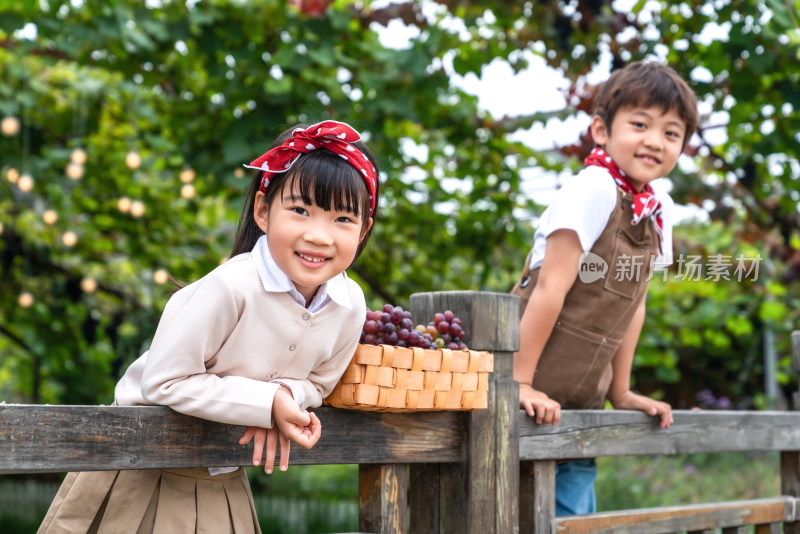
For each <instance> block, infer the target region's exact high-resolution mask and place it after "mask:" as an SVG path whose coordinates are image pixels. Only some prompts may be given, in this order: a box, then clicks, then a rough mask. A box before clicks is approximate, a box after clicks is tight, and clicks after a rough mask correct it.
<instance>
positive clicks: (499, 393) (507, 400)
mask: <svg viewBox="0 0 800 534" xmlns="http://www.w3.org/2000/svg"><path fill="white" fill-rule="evenodd" d="M495 354H496V355H497V353H495ZM508 356H509V357H508V358H507V359H509V360H511V359H512V358H513V354H509V355H508ZM500 359H505V358H504V356H503V355H502V354H501V355H500ZM495 387H496V393H495V395H496V399H497V400H496V406H497V413H496V416H495V417H496V428H497V430H496V436H495V441H496V443H495V450H496V451H497V454H496V457H495V476H496V478H497V485H496V488H495V491H496V495H497V504H498V513H497V514H496V516H495V532H500V533H509V534H515V533H518V532H519V437H518V433H519V429H518V428H517V411H518V410H519V384H518V383H517V382H514V381H513V380H512V379H511V378H510V377H509V378H499V379H498V380H497V381H496V382H495Z"/></svg>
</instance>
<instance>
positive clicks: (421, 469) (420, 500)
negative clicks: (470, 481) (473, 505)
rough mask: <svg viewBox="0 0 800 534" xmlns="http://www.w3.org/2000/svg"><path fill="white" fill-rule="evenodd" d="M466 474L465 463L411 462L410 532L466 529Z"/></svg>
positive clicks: (444, 533) (442, 533) (441, 533)
mask: <svg viewBox="0 0 800 534" xmlns="http://www.w3.org/2000/svg"><path fill="white" fill-rule="evenodd" d="M464 474H465V470H464V465H463V464H461V463H450V464H411V465H410V469H409V481H408V482H409V498H410V500H411V514H410V520H409V530H408V531H409V532H411V533H415V532H425V533H426V534H428V533H429V534H463V533H464V532H467V529H468V528H467V514H466V513H465V503H466V502H467V487H466V486H467V485H466V482H465V481H464Z"/></svg>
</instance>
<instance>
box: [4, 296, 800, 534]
mask: <svg viewBox="0 0 800 534" xmlns="http://www.w3.org/2000/svg"><path fill="white" fill-rule="evenodd" d="M410 309H411V312H412V313H413V314H414V316H415V317H428V316H432V314H433V312H435V311H442V310H445V309H450V310H453V312H455V313H456V315H458V316H459V317H461V318H462V320H463V324H464V326H465V329H466V330H467V331H468V332H472V335H471V337H470V338H469V339H468V340H467V341H468V343H469V345H470V347H471V348H474V349H476V350H489V351H492V352H494V354H495V372H494V373H493V376H492V378H491V380H490V390H489V408H488V409H486V410H482V411H479V412H419V413H411V414H392V413H370V412H357V411H348V410H339V409H333V408H319V409H317V410H316V413H317V414H318V416H319V418H320V420H321V421H322V425H323V437H322V438H321V439H320V441H319V442H318V443H317V445H316V446H315V447H314V449H312V450H310V451H306V450H303V449H301V448H300V447H294V448H293V449H292V454H291V463H292V464H295V465H310V464H313V465H320V464H359V530H360V531H362V532H380V533H403V532H410V533H413V534H419V533H428V532H431V533H434V532H435V533H458V534H462V533H475V534H486V533H491V532H495V533H515V532H525V533H527V532H536V533H556V532H558V533H562V532H563V533H572V532H575V533H578V532H637V533H638V532H641V533H645V532H646V533H657V532H679V531H688V532H703V531H711V529H720V528H721V529H722V531H723V532H724V533H729V532H743V531H744V530H743V529H744V528H745V527H747V526H748V525H754V526H755V530H756V532H778V531H779V530H780V527H781V524H782V526H783V530H784V532H800V506H798V497H800V413H797V412H721V411H713V412H695V411H676V412H675V414H674V420H675V422H674V423H673V425H672V426H671V427H670V428H669V429H665V430H661V429H659V428H658V426H657V423H656V421H655V420H654V419H653V418H650V417H648V416H646V415H644V414H642V413H639V412H629V411H564V412H563V415H562V420H561V422H560V423H559V425H557V426H555V427H553V426H538V425H536V424H535V423H533V421H532V420H531V419H530V418H528V417H527V416H526V415H525V414H524V412H521V411H520V410H519V409H518V401H517V386H516V383H514V382H513V380H512V379H511V358H512V354H513V351H514V350H515V349H516V348H517V342H518V339H519V330H518V325H519V321H518V311H517V309H518V301H517V299H516V297H513V296H510V295H505V294H498V293H485V292H439V293H424V294H417V295H412V297H411V306H410ZM792 341H793V346H794V355H795V360H800V332H796V333H795V334H793V340H792ZM241 432H242V428H241V427H237V426H232V425H225V424H219V423H213V422H210V421H205V420H202V419H197V418H193V417H189V416H185V415H182V414H178V413H176V412H174V411H172V410H170V409H169V408H164V407H155V406H153V407H107V406H40V405H9V404H5V405H4V404H0V474H2V473H41V472H63V471H75V470H111V469H144V468H180V467H203V466H210V465H213V466H225V465H245V466H246V465H250V462H251V450H252V449H250V447H249V446H240V445H238V444H237V441H238V438H239V437H240V435H241ZM724 451H781V473H780V476H781V493H782V495H780V496H777V497H767V498H764V499H756V500H748V501H735V502H725V503H710V504H703V505H690V506H672V507H662V508H654V509H644V510H626V511H615V512H601V513H596V514H588V515H583V516H566V517H565V516H560V517H556V516H555V498H554V484H555V482H554V481H555V464H556V461H558V460H560V459H575V458H594V457H602V456H623V455H650V454H679V453H680V454H682V453H695V452H724ZM409 507H410V510H409ZM409 512H410V513H409Z"/></svg>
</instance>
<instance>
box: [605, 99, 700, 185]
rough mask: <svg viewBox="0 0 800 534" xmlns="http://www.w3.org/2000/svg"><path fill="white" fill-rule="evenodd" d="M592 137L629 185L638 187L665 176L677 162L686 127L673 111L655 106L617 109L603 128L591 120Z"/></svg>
mask: <svg viewBox="0 0 800 534" xmlns="http://www.w3.org/2000/svg"><path fill="white" fill-rule="evenodd" d="M591 129H592V137H593V138H594V141H595V143H597V144H598V145H600V146H602V147H603V148H604V149H605V151H606V152H607V153H608V155H609V156H611V158H612V159H613V160H614V163H616V164H617V166H618V167H619V168H620V170H622V172H624V173H625V175H626V176H627V177H628V179H629V180H630V181H631V183H632V184H633V186H634V187H635V188H636V189H637V190H639V191H641V190H642V188H643V187H644V186H645V185H646V184H648V183H650V182H652V181H653V180H655V179H657V178H661V177H662V176H666V175H667V174H669V173H670V172H671V171H672V169H674V168H675V165H676V164H677V163H678V157H679V156H680V155H681V151H682V149H683V138H684V135H685V132H686V125H685V123H684V122H683V120H682V119H681V118H680V115H678V113H677V111H675V110H669V111H667V112H666V113H665V112H664V111H663V110H662V109H661V108H660V107H658V106H655V107H650V108H641V107H631V108H621V109H619V110H618V111H617V113H616V115H615V116H614V118H613V119H612V121H611V128H610V129H609V128H607V127H606V124H605V122H604V121H603V119H601V118H600V117H598V116H595V117H594V118H593V119H592V126H591Z"/></svg>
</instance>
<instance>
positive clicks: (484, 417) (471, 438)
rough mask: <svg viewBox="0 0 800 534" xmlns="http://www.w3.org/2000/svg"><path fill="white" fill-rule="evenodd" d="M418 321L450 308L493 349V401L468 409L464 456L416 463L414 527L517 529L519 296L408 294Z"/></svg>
mask: <svg viewBox="0 0 800 534" xmlns="http://www.w3.org/2000/svg"><path fill="white" fill-rule="evenodd" d="M409 310H410V311H411V314H412V315H413V317H414V320H415V322H418V323H427V322H428V321H430V320H432V319H433V315H434V314H435V313H437V312H444V311H446V310H451V311H452V312H453V313H454V314H455V315H456V316H457V317H459V318H460V319H461V321H462V327H463V328H464V331H465V332H466V333H467V337H466V338H465V339H464V342H465V343H466V344H467V346H468V347H469V348H470V349H473V350H486V351H490V352H492V353H493V354H494V372H493V373H492V375H491V378H490V380H489V396H488V405H489V406H488V408H487V409H486V410H480V411H476V412H468V413H466V414H464V416H465V417H466V419H467V432H466V434H467V435H466V437H465V440H466V441H465V453H466V457H465V461H464V462H463V463H459V464H440V465H431V464H427V465H422V464H420V465H416V466H412V470H411V481H410V482H411V488H410V494H411V529H410V531H411V532H432V533H433V532H436V533H450V532H452V533H459V534H461V533H474V534H487V533H491V532H495V533H502V534H506V533H516V532H519V503H518V492H519V467H518V465H519V438H518V435H517V412H518V411H519V393H518V387H517V384H516V383H515V382H514V381H513V378H512V365H513V361H512V358H513V352H514V351H515V350H517V348H518V345H519V299H518V297H516V296H514V295H510V294H505V293H490V292H481V291H443V292H435V293H416V294H414V295H411V301H410V306H409Z"/></svg>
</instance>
